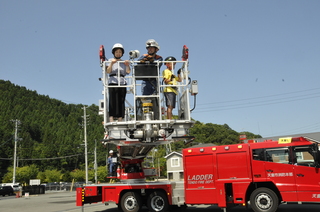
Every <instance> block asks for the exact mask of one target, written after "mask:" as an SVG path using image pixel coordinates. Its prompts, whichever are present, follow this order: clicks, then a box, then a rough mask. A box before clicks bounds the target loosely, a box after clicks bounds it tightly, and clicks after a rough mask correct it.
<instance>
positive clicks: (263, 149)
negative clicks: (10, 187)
mask: <svg viewBox="0 0 320 212" xmlns="http://www.w3.org/2000/svg"><path fill="white" fill-rule="evenodd" d="M152 42H155V41H154V40H153V41H150V42H147V46H148V45H149V44H150V43H151V44H152ZM154 44H155V45H156V46H158V44H157V43H154ZM158 47H159V46H158ZM138 54H139V52H138V51H136V50H135V51H131V52H130V56H131V57H132V58H131V60H130V64H131V68H132V76H126V80H127V81H128V83H127V84H126V85H120V84H119V85H118V87H126V88H127V96H129V95H131V96H129V97H127V99H126V100H127V101H128V102H130V101H129V100H130V99H131V104H129V103H128V102H127V107H126V108H127V110H126V116H125V117H124V119H123V120H121V121H114V122H110V121H109V115H108V100H109V91H108V90H109V86H110V85H109V84H108V78H109V76H108V75H107V74H106V71H105V70H106V66H108V65H109V64H108V63H109V62H108V61H106V60H105V56H104V49H103V46H102V47H101V48H100V61H101V67H102V76H103V77H102V78H101V81H102V83H103V92H102V94H103V96H104V98H103V100H101V101H100V114H101V115H103V117H104V123H103V124H104V128H105V137H104V139H103V143H104V144H106V145H107V146H110V145H114V146H115V148H113V149H114V153H115V154H114V155H115V157H114V158H113V160H112V161H113V163H114V164H116V165H115V166H114V167H115V168H114V169H109V170H111V171H110V172H109V174H110V176H109V178H117V179H119V180H120V181H119V182H118V183H103V184H96V185H87V186H84V187H82V188H77V191H76V205H77V206H82V207H83V206H84V205H85V204H91V203H97V202H102V203H105V204H108V203H110V202H112V203H115V204H117V205H118V208H119V209H120V210H121V211H124V212H138V211H140V209H141V207H142V206H147V207H148V209H149V210H150V211H151V212H165V211H167V210H168V209H169V207H171V206H177V207H185V206H187V205H198V204H207V205H217V206H219V207H221V208H222V209H223V210H224V211H226V209H227V208H228V207H229V206H233V205H243V206H248V205H250V206H251V208H252V209H253V210H254V211H255V212H274V211H276V210H277V207H278V205H279V204H280V203H282V202H317V203H319V202H320V173H319V172H320V170H319V163H320V161H319V160H320V159H319V157H320V156H319V147H318V145H319V143H318V142H316V141H314V140H311V139H307V138H304V137H297V138H282V139H278V141H264V142H259V143H241V144H234V145H224V146H215V145H212V144H211V145H207V146H197V147H190V148H186V149H184V150H183V169H184V180H183V181H171V180H170V181H169V180H168V181H147V180H146V177H147V176H152V175H154V173H153V170H154V169H144V167H143V161H144V159H145V158H146V157H147V155H148V153H149V152H150V151H151V150H152V149H153V148H154V147H157V146H158V145H167V144H170V143H171V142H175V141H181V140H183V141H185V142H186V143H187V142H189V141H192V140H193V137H192V136H188V130H189V128H190V127H192V126H193V124H194V123H193V121H192V120H191V115H190V113H191V111H192V110H193V109H194V108H193V109H191V107H190V104H189V103H190V100H189V99H190V96H194V98H195V96H196V94H197V92H198V88H197V81H191V79H190V77H189V70H188V48H187V47H186V46H184V47H183V57H182V61H171V62H174V63H176V64H177V65H178V64H182V67H181V69H180V71H179V73H180V75H181V78H182V79H183V80H182V81H181V82H180V83H179V84H177V85H175V86H176V89H177V91H178V95H177V108H176V110H177V111H178V115H177V117H176V119H172V120H168V119H166V118H165V116H164V114H163V108H165V101H164V92H163V89H164V88H165V87H166V86H167V85H165V84H163V83H161V81H162V77H161V75H160V67H161V65H160V64H161V63H162V61H153V62H152V63H144V64H141V61H135V60H134V59H135V58H137V57H138ZM122 62H123V61H119V62H117V65H120V64H121V63H122ZM173 73H175V71H174V70H173ZM120 76H121V75H120V73H118V74H117V77H120ZM150 80H151V81H152V83H153V85H154V86H155V87H156V92H155V93H153V94H152V95H143V94H141V93H140V92H139V91H138V89H137V88H138V87H140V86H141V84H142V83H141V81H150ZM118 81H120V80H118ZM112 86H113V87H114V86H115V85H112ZM171 86H172V85H171ZM109 144H110V145H109Z"/></svg>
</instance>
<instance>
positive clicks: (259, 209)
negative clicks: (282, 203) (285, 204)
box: [250, 188, 279, 212]
mask: <svg viewBox="0 0 320 212" xmlns="http://www.w3.org/2000/svg"><path fill="white" fill-rule="evenodd" d="M250 205H251V208H252V210H253V211H255V212H275V211H276V210H277V209H278V205H279V198H278V196H277V195H276V193H274V191H272V190H271V189H269V188H257V189H256V190H254V191H253V192H252V194H251V195H250Z"/></svg>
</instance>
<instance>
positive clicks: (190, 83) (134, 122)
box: [76, 45, 198, 212]
mask: <svg viewBox="0 0 320 212" xmlns="http://www.w3.org/2000/svg"><path fill="white" fill-rule="evenodd" d="M99 55H100V66H101V67H102V78H100V80H101V81H102V84H103V91H102V94H103V99H102V100H100V102H99V114H100V115H102V116H103V119H104V122H103V125H104V129H105V136H104V139H103V140H102V143H103V144H104V145H107V146H110V145H115V146H116V148H117V151H116V152H115V153H116V156H115V157H114V158H113V159H114V161H117V160H118V164H119V165H118V166H117V168H116V169H114V172H113V173H110V174H111V176H109V178H117V179H119V180H120V183H113V184H111V183H108V184H98V185H90V186H84V187H83V188H78V189H77V197H76V205H77V206H83V205H85V204H87V203H93V202H102V203H106V204H107V203H109V202H114V203H116V204H117V205H118V207H119V209H120V210H122V211H124V212H126V211H127V212H129V211H130V212H137V211H139V210H140V209H141V207H142V205H147V206H148V208H149V210H150V211H158V212H161V211H166V210H167V209H168V207H169V205H172V198H171V196H172V194H171V191H172V186H173V185H172V183H170V182H160V181H152V182H150V181H146V177H147V176H154V175H155V171H154V169H144V168H143V161H144V159H145V158H146V157H147V155H148V153H149V152H150V151H151V150H152V149H153V148H155V147H157V146H159V145H169V144H170V143H172V142H177V141H184V142H185V143H188V142H190V141H192V140H193V139H194V137H193V136H190V135H189V129H190V128H191V127H192V126H193V124H194V121H192V119H191V111H192V110H193V109H194V108H195V102H196V101H195V98H196V95H197V93H198V83H197V81H196V80H191V78H190V76H189V73H190V72H189V70H188V63H189V61H188V56H189V49H188V47H187V46H186V45H184V46H183V49H182V60H181V61H174V62H175V63H176V67H178V66H181V68H180V69H179V73H180V76H181V78H182V81H181V82H179V83H178V84H177V85H175V86H176V89H177V90H178V95H177V107H176V108H177V109H176V110H177V112H178V114H177V115H176V117H175V118H174V119H166V116H165V112H164V110H165V108H166V105H165V98H164V92H163V90H164V88H165V87H166V86H168V85H165V83H163V77H162V70H160V67H161V64H162V63H164V62H163V61H154V62H153V63H141V61H135V58H137V57H139V51H138V50H134V51H130V53H129V55H130V67H131V70H132V75H131V76H126V80H127V82H128V83H127V85H120V84H118V87H125V88H126V90H127V95H126V96H127V97H126V110H125V111H126V112H125V117H124V119H123V120H121V121H113V122H110V121H109V114H108V106H109V104H108V102H109V88H110V86H109V85H108V77H109V76H108V74H107V73H106V71H105V70H106V67H107V66H108V65H109V64H108V63H109V61H106V57H105V52H104V47H103V45H102V46H101V47H100V53H99ZM121 62H123V61H118V62H117V63H118V65H119V64H120V63H121ZM165 62H166V63H167V62H168V61H165ZM175 72H176V71H175V70H173V73H174V74H175ZM118 76H120V73H118ZM143 80H153V81H156V83H155V84H156V85H155V87H156V92H155V93H153V94H152V95H143V94H142V93H141V82H142V81H143ZM118 81H119V82H120V80H118ZM171 86H172V85H171ZM191 97H193V98H194V104H193V108H191V103H190V99H191ZM168 195H169V196H168ZM176 202H177V200H176Z"/></svg>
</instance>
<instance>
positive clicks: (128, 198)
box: [121, 192, 142, 212]
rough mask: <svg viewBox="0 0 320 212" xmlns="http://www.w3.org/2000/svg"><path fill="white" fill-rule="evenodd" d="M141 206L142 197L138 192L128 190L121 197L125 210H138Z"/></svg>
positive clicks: (134, 211)
mask: <svg viewBox="0 0 320 212" xmlns="http://www.w3.org/2000/svg"><path fill="white" fill-rule="evenodd" d="M141 206H142V202H141V197H140V195H139V194H137V193H136V192H127V193H125V194H124V195H123V196H122V197H121V209H122V211H123V212H138V211H139V210H140V208H141Z"/></svg>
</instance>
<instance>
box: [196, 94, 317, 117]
mask: <svg viewBox="0 0 320 212" xmlns="http://www.w3.org/2000/svg"><path fill="white" fill-rule="evenodd" d="M310 90H311V89H310ZM312 90H314V89H312ZM301 92H302V91H301ZM295 93H300V92H295ZM286 94H289V93H286ZM286 94H277V95H270V96H264V97H257V98H247V99H242V100H241V99H240V100H230V101H225V102H217V103H209V104H221V103H229V102H230V103H232V102H239V101H245V100H257V99H261V98H269V97H275V96H282V95H286ZM319 97H320V93H311V94H301V95H296V96H291V97H283V98H276V99H270V100H261V101H255V102H243V103H238V104H226V105H217V106H209V107H203V108H201V107H200V108H198V110H197V111H195V112H194V113H201V112H208V111H221V110H233V109H241V108H249V107H257V106H266V105H272V104H280V103H287V102H293V101H301V100H306V99H314V98H319ZM202 105H203V104H202ZM206 105H208V104H206Z"/></svg>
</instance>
